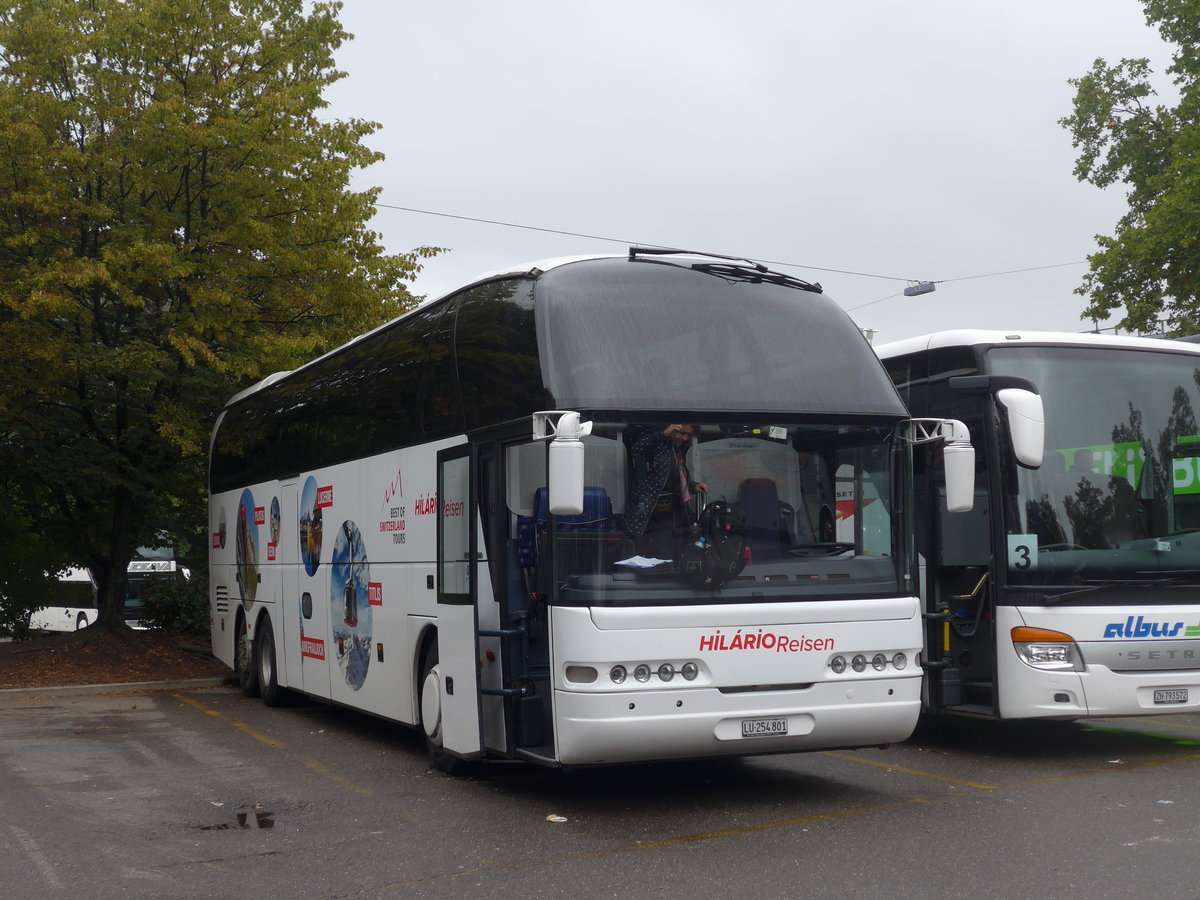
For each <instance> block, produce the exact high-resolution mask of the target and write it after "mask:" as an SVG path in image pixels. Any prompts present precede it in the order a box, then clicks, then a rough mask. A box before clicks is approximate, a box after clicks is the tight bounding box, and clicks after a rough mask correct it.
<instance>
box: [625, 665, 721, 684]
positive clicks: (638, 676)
mask: <svg viewBox="0 0 1200 900" xmlns="http://www.w3.org/2000/svg"><path fill="white" fill-rule="evenodd" d="M629 674H630V673H629V670H628V669H626V668H625V667H624V666H622V665H616V666H613V667H612V668H611V669H609V670H608V677H609V680H610V681H612V683H613V684H624V683H625V679H627V678H628V677H629ZM655 674H657V675H658V680H659V681H673V680H674V678H675V676H676V675H681V676H683V680H684V681H695V680H696V676H698V675H699V674H700V667H699V666H698V665H696V664H695V663H694V662H685V663H684V664H683V665H681V666H680V667H679V668H678V669H676V668H675V666H673V665H672V664H671V663H663V664H662V665H660V666H659V667H658V668H657V669H652V668H651V667H650V666H649V665H648V664H646V663H639V664H638V665H636V666H634V667H633V680H634V681H637V682H640V683H641V684H645V683H646V682H647V681H649V680H650V678H651V676H652V675H655Z"/></svg>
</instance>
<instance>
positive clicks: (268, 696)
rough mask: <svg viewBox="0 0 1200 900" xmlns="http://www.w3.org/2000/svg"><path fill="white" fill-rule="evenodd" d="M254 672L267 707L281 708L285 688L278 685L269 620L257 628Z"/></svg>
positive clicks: (272, 631) (273, 633) (285, 692)
mask: <svg viewBox="0 0 1200 900" xmlns="http://www.w3.org/2000/svg"><path fill="white" fill-rule="evenodd" d="M254 670H255V672H257V673H258V689H259V690H260V691H261V692H262V700H263V703H265V704H266V705H267V706H283V704H284V701H285V699H286V695H287V688H284V687H281V686H280V684H279V673H278V670H277V669H276V667H275V631H274V629H273V628H271V620H270V619H263V620H262V623H261V624H260V625H259V626H258V639H257V640H256V641H255V642H254Z"/></svg>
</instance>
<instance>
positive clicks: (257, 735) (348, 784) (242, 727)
mask: <svg viewBox="0 0 1200 900" xmlns="http://www.w3.org/2000/svg"><path fill="white" fill-rule="evenodd" d="M171 696H172V697H174V698H175V699H176V700H180V701H182V702H184V703H186V704H188V705H189V706H194V707H195V708H196V709H198V710H200V712H202V713H204V714H205V715H207V716H212V717H213V718H214V719H220V720H221V721H222V722H225V723H226V724H228V725H232V726H233V727H234V728H236V729H238V731H241V732H244V733H245V734H248V735H249V736H250V737H252V738H254V739H255V740H256V741H259V742H261V743H263V744H266V745H267V746H268V747H274V748H275V749H276V750H287V749H288V748H287V747H286V746H285V745H284V744H282V743H280V742H279V741H277V740H275V738H273V737H268V736H267V735H265V734H263V733H262V732H261V731H255V730H254V729H253V728H251V727H250V726H249V725H247V724H246V723H245V722H239V721H238V720H237V719H231V718H230V717H229V716H227V715H225V714H224V713H222V712H221V711H220V710H216V709H213V708H212V707H211V706H208V705H207V704H204V703H201V702H200V701H199V700H196V699H194V698H192V697H185V696H184V695H183V694H172V695H171ZM289 752H290V751H289ZM297 758H298V759H299V760H300V761H301V762H302V763H304V765H305V766H307V767H308V768H310V769H312V770H313V771H314V772H316V773H317V774H318V775H323V776H324V777H325V778H328V779H329V780H330V781H335V782H337V783H338V784H340V785H341V786H342V787H345V788H349V789H350V790H352V791H354V792H355V793H357V794H362V795H363V796H365V797H374V796H375V792H374V791H373V790H371V789H370V788H367V787H363V786H362V785H361V784H356V783H355V782H353V781H351V780H350V779H348V778H344V777H342V776H341V775H338V774H337V773H336V772H334V771H332V770H331V769H329V767H327V766H326V765H325V764H324V763H321V762H318V761H317V760H315V759H309V758H307V757H303V756H299V755H297Z"/></svg>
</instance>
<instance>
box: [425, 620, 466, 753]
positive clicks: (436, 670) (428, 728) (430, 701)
mask: <svg viewBox="0 0 1200 900" xmlns="http://www.w3.org/2000/svg"><path fill="white" fill-rule="evenodd" d="M419 684H420V693H419V694H418V696H417V703H418V708H419V711H420V716H419V718H420V722H421V734H422V735H423V736H424V738H425V749H426V750H427V751H428V752H429V761H430V763H432V764H433V767H434V768H435V769H438V770H439V771H442V772H445V773H446V774H448V775H452V774H454V773H455V772H457V771H460V770H461V768H462V766H463V761H462V760H461V759H459V758H458V757H457V756H451V755H450V753H449V752H447V751H446V749H445V748H444V747H443V746H442V673H441V669H440V667H439V666H438V648H437V637H436V635H435V636H434V638H433V640H431V641H429V644H428V646H427V647H426V648H425V652H424V653H423V654H422V655H421V680H420V682H419Z"/></svg>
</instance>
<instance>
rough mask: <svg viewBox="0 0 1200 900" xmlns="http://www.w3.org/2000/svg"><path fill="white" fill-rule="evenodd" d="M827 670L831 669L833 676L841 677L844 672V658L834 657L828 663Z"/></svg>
mask: <svg viewBox="0 0 1200 900" xmlns="http://www.w3.org/2000/svg"><path fill="white" fill-rule="evenodd" d="M829 668H831V669H833V674H834V675H841V674H842V673H843V672H845V671H846V657H844V656H835V657H834V658H833V659H831V660H830V661H829Z"/></svg>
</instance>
